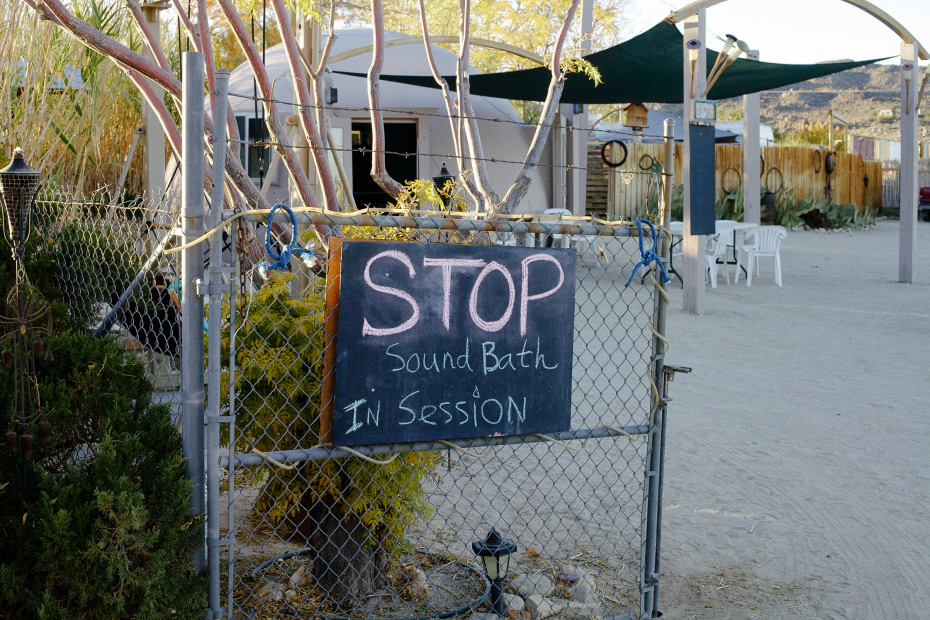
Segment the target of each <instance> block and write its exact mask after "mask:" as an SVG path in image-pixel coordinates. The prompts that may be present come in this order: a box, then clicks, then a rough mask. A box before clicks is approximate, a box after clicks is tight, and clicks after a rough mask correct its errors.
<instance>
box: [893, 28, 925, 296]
mask: <svg viewBox="0 0 930 620" xmlns="http://www.w3.org/2000/svg"><path fill="white" fill-rule="evenodd" d="M919 89H920V66H919V65H918V64H917V46H916V45H914V44H913V43H902V44H901V176H900V179H901V203H900V218H899V219H900V223H901V224H900V225H901V229H900V241H899V247H898V282H913V281H914V267H915V263H916V262H917V231H916V229H917V203H918V201H919V197H918V195H917V103H918V101H917V91H918V90H919Z"/></svg>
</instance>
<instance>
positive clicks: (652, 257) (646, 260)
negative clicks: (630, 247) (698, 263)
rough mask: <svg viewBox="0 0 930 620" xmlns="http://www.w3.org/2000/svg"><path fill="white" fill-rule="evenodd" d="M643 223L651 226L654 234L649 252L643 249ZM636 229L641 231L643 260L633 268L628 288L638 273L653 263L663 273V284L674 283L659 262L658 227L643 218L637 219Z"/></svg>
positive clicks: (627, 282) (640, 247)
mask: <svg viewBox="0 0 930 620" xmlns="http://www.w3.org/2000/svg"><path fill="white" fill-rule="evenodd" d="M643 222H645V223H646V224H647V225H648V226H649V230H650V231H651V234H652V248H651V249H649V250H647V249H645V248H643ZM636 227H637V228H638V229H639V255H640V256H641V257H642V258H640V259H639V262H638V263H636V266H635V267H633V272H632V273H631V274H630V277H629V278H628V279H627V281H626V286H629V285H630V282H632V281H633V278H634V277H635V276H636V271H637V270H638V269H639V268H640V267H649V265H650V264H651V263H653V262H655V263H657V264H658V265H659V269H660V270H661V271H662V284H668V283H669V282H671V281H672V279H671V278H670V277H668V273H666V272H665V265H663V264H662V261H661V260H659V255H658V254H656V247H657V246H658V243H659V238H658V235H656V227H655V226H653V225H652V222H650V221H649V220H647V219H644V218H641V217H638V218H636ZM624 288H625V287H624Z"/></svg>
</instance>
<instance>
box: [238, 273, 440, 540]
mask: <svg viewBox="0 0 930 620" xmlns="http://www.w3.org/2000/svg"><path fill="white" fill-rule="evenodd" d="M290 280H291V275H290V274H279V273H275V274H274V275H272V276H271V277H270V278H269V280H268V282H267V283H266V284H265V286H263V287H262V289H261V290H260V291H259V292H258V293H256V294H255V295H254V296H253V297H252V299H251V300H250V302H249V304H248V312H247V314H246V316H245V317H243V320H242V323H241V325H240V327H239V329H238V331H237V332H236V334H237V335H236V339H237V354H236V364H237V374H236V392H237V394H238V399H239V401H238V403H237V408H236V430H237V445H236V448H237V450H239V451H243V452H248V451H250V450H251V449H253V448H257V449H258V450H261V451H271V450H292V449H296V448H309V447H312V446H314V445H316V444H317V442H318V439H317V438H318V436H319V428H320V402H321V396H320V383H321V377H322V374H323V311H324V292H325V291H324V282H323V281H322V278H314V279H312V280H311V282H310V284H309V286H308V288H307V289H306V290H305V292H304V293H303V294H302V295H300V296H299V297H297V298H292V297H291V286H290ZM228 346H229V341H228V337H225V336H224V342H223V348H224V349H227V351H228ZM226 355H228V353H227V354H226ZM224 359H226V358H225V356H224ZM226 386H228V373H227V374H226V375H225V376H224V388H225V387H226ZM222 392H223V393H227V390H226V389H223V390H222ZM379 458H380V459H384V458H385V457H379ZM440 458H441V457H440V456H439V454H438V453H435V452H414V453H409V454H401V455H398V457H397V458H396V459H395V460H394V461H392V462H390V463H387V464H384V465H380V464H375V463H370V462H367V461H365V460H363V459H360V458H356V457H349V458H342V459H328V460H322V461H308V462H307V463H305V464H304V465H303V466H301V467H296V468H294V469H293V470H291V471H286V470H281V469H278V468H266V469H265V471H263V472H262V473H261V474H259V475H256V476H255V477H254V478H253V479H254V480H255V482H256V483H258V484H262V485H263V487H262V493H261V495H260V497H259V499H258V501H257V503H256V509H257V510H258V511H259V512H261V513H262V515H263V516H264V518H266V519H268V520H269V521H270V522H271V523H272V524H275V525H277V524H280V523H282V522H283V521H284V520H285V518H286V517H288V516H293V515H295V514H296V513H297V512H298V511H299V509H300V507H301V505H300V500H301V498H302V497H303V495H304V493H305V492H306V491H308V490H309V494H308V497H307V498H306V500H305V505H307V504H309V502H312V501H313V500H316V499H318V498H323V499H327V500H332V501H333V502H335V505H336V506H337V508H336V509H339V508H338V507H341V509H342V511H343V513H342V514H343V515H346V516H349V515H355V516H357V517H358V519H359V520H360V521H361V522H362V523H363V524H364V525H366V526H367V528H368V536H369V542H370V544H371V545H380V546H382V547H383V548H384V549H385V550H386V551H387V552H388V553H389V554H394V555H396V554H398V553H400V552H402V551H403V550H404V548H405V545H404V531H405V529H406V527H407V526H408V525H409V524H411V523H413V522H415V521H417V520H418V519H424V518H428V517H429V516H430V515H431V509H430V507H429V505H428V504H427V503H426V501H425V495H424V493H423V491H422V484H423V483H424V482H425V480H426V478H427V477H428V476H430V475H431V474H432V472H433V471H434V469H435V468H436V466H437V465H438V464H439V462H440Z"/></svg>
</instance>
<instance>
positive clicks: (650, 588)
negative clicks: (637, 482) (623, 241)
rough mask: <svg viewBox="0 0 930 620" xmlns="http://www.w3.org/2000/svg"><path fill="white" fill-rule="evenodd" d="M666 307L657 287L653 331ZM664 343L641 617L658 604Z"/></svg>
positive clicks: (658, 342)
mask: <svg viewBox="0 0 930 620" xmlns="http://www.w3.org/2000/svg"><path fill="white" fill-rule="evenodd" d="M666 256H667V244H666V243H665V242H663V243H662V258H663V259H664V258H665V257H666ZM667 306H668V303H667V302H666V299H665V296H664V294H663V293H662V292H660V291H659V290H658V289H657V290H656V300H655V323H656V324H655V328H656V331H657V332H658V333H659V334H661V335H662V336H663V337H664V336H665V311H666V308H667ZM665 349H666V345H665V342H664V341H663V340H662V339H661V338H659V337H658V336H655V337H654V338H653V348H652V351H653V355H652V360H653V362H652V380H653V382H654V386H655V392H654V393H653V394H652V398H653V399H654V400H653V403H652V409H653V411H652V416H651V419H650V420H649V448H648V451H647V456H646V506H645V510H646V534H645V541H644V546H645V557H644V558H643V568H642V577H641V581H642V583H641V584H640V586H641V587H642V596H641V598H640V605H641V607H640V613H641V617H642V618H650V617H656V615H655V614H654V612H655V611H656V607H657V605H658V599H657V594H658V591H659V587H658V586H659V578H660V577H661V574H660V573H658V572H657V565H658V539H659V522H660V519H661V516H660V513H661V506H660V497H659V496H660V488H661V487H660V484H659V483H660V475H659V474H660V472H661V469H662V456H663V455H662V448H663V445H664V439H663V437H662V434H663V431H664V429H665V423H664V420H665V404H666V400H665V380H664V374H665Z"/></svg>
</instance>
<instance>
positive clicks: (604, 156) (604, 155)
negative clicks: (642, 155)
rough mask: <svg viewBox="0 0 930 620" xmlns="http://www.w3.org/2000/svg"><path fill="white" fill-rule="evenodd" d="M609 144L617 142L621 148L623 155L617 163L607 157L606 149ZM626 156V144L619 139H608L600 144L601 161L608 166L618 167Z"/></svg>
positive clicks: (624, 160)
mask: <svg viewBox="0 0 930 620" xmlns="http://www.w3.org/2000/svg"><path fill="white" fill-rule="evenodd" d="M611 144H619V145H620V148H622V149H623V157H622V158H621V159H620V161H619V162H617V163H614V162H612V161H610V159H609V158H608V157H607V149H608V148H610V145H611ZM626 156H627V149H626V145H625V144H624V143H623V142H621V141H620V140H608V141H607V142H605V143H604V144H603V145H601V161H603V162H604V164H605V165H606V166H608V167H610V168H619V167H620V166H622V165H623V164H624V163H625V162H626Z"/></svg>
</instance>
